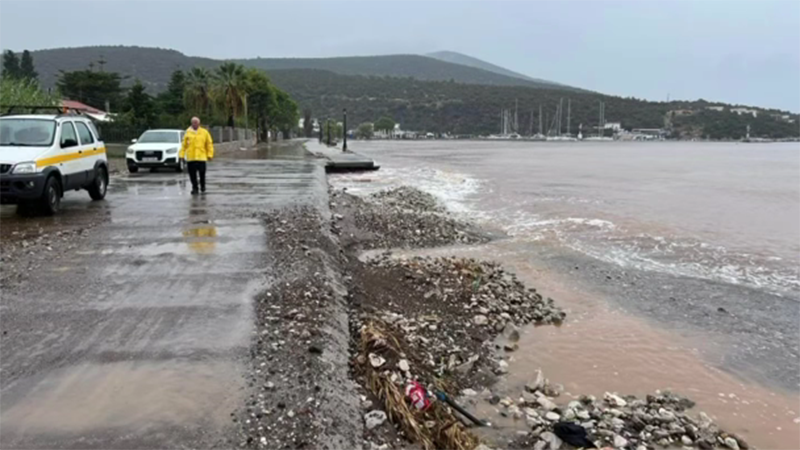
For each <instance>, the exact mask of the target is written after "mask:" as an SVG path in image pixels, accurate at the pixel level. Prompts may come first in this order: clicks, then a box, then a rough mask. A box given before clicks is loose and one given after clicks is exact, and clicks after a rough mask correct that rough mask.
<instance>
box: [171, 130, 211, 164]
mask: <svg viewBox="0 0 800 450" xmlns="http://www.w3.org/2000/svg"><path fill="white" fill-rule="evenodd" d="M179 157H180V158H185V159H186V161H208V160H210V159H212V158H214V142H213V141H212V139H211V133H209V132H208V130H206V129H205V128H198V129H197V131H195V130H194V128H192V127H189V129H187V130H186V134H185V135H184V136H183V144H182V145H181V153H180V155H179Z"/></svg>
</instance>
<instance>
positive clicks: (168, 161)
mask: <svg viewBox="0 0 800 450" xmlns="http://www.w3.org/2000/svg"><path fill="white" fill-rule="evenodd" d="M126 161H127V163H128V167H130V166H135V167H144V168H148V167H178V166H180V160H179V159H178V157H177V156H172V157H168V158H164V159H163V160H161V161H136V160H135V159H133V158H126Z"/></svg>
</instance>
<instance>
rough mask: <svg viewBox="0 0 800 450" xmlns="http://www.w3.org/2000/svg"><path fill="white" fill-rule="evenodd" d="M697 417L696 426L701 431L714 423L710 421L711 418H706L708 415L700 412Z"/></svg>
mask: <svg viewBox="0 0 800 450" xmlns="http://www.w3.org/2000/svg"><path fill="white" fill-rule="evenodd" d="M697 417H698V421H697V425H698V426H699V427H700V428H701V429H705V428H708V427H710V426H711V424H712V423H714V421H713V420H711V417H708V414H706V413H704V412H702V411H701V412H700V414H698V415H697Z"/></svg>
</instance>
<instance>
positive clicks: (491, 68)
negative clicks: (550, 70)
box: [425, 51, 566, 88]
mask: <svg viewBox="0 0 800 450" xmlns="http://www.w3.org/2000/svg"><path fill="white" fill-rule="evenodd" d="M425 56H429V57H431V58H435V59H438V60H440V61H446V62H450V63H453V64H460V65H462V66H468V67H475V68H477V69H482V70H486V71H488V72H494V73H498V74H500V75H505V76H509V77H513V78H519V79H522V80H526V81H532V82H534V83H541V84H544V85H550V86H557V87H562V88H564V87H566V86H564V85H563V84H559V83H554V82H552V81H547V80H542V79H539V78H531V77H529V76H527V75H523V74H521V73H517V72H514V71H512V70H508V69H506V68H504V67H500V66H498V65H495V64H492V63H489V62H486V61H483V60H481V59H478V58H473V57H472V56H469V55H465V54H463V53H458V52H451V51H441V52H433V53H428V54H426V55H425Z"/></svg>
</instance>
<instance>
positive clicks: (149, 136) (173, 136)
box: [137, 131, 180, 144]
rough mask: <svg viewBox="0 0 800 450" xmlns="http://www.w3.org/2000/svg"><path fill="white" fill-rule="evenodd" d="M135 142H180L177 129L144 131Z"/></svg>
mask: <svg viewBox="0 0 800 450" xmlns="http://www.w3.org/2000/svg"><path fill="white" fill-rule="evenodd" d="M137 142H138V143H141V144H154V143H159V142H164V143H167V144H178V143H180V138H179V136H178V132H177V131H145V132H144V134H142V136H141V137H139V140H138V141H137Z"/></svg>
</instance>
